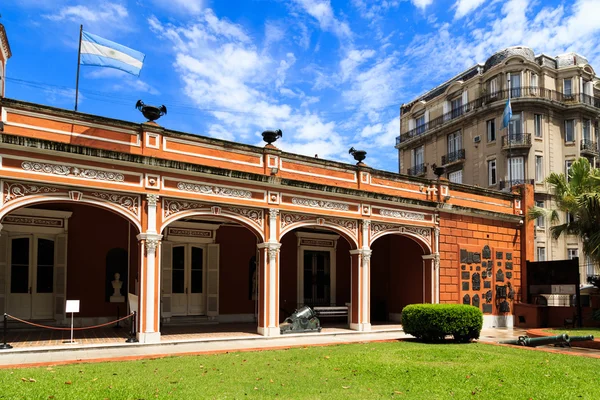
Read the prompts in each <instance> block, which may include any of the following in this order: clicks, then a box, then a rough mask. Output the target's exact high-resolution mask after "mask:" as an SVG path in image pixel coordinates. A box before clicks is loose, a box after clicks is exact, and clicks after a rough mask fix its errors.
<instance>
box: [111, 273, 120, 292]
mask: <svg viewBox="0 0 600 400" xmlns="http://www.w3.org/2000/svg"><path fill="white" fill-rule="evenodd" d="M120 278H121V274H119V273H118V272H117V273H116V274H115V280H114V281H112V287H113V290H114V291H115V292H114V293H113V296H115V297H119V296H121V286H123V282H121V280H120Z"/></svg>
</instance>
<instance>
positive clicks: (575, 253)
mask: <svg viewBox="0 0 600 400" xmlns="http://www.w3.org/2000/svg"><path fill="white" fill-rule="evenodd" d="M577 257H579V249H567V258H568V259H569V260H572V259H574V258H577Z"/></svg>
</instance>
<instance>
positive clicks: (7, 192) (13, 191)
mask: <svg viewBox="0 0 600 400" xmlns="http://www.w3.org/2000/svg"><path fill="white" fill-rule="evenodd" d="M61 191H62V190H61V189H59V188H57V187H53V186H43V185H36V184H34V183H18V182H6V181H5V182H4V203H5V204H6V203H8V202H10V201H13V200H15V199H18V198H20V197H26V196H33V195H37V194H49V193H59V192H61Z"/></svg>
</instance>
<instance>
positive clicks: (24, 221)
mask: <svg viewBox="0 0 600 400" xmlns="http://www.w3.org/2000/svg"><path fill="white" fill-rule="evenodd" d="M2 222H4V223H5V224H14V225H31V226H44V227H50V228H64V220H63V219H61V218H48V217H27V216H22V215H7V216H6V217H4V219H3V220H2Z"/></svg>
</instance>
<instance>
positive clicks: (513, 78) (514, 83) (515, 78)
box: [508, 72, 521, 97]
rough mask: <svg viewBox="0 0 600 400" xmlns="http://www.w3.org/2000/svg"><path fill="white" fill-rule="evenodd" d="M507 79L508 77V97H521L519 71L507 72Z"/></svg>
mask: <svg viewBox="0 0 600 400" xmlns="http://www.w3.org/2000/svg"><path fill="white" fill-rule="evenodd" d="M508 79H510V97H521V73H520V72H516V73H514V74H511V73H509V74H508Z"/></svg>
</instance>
